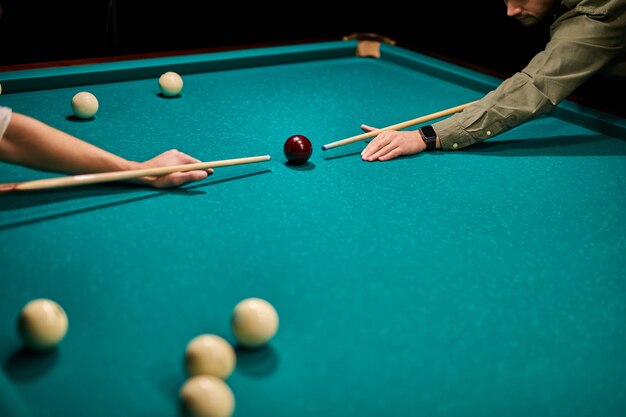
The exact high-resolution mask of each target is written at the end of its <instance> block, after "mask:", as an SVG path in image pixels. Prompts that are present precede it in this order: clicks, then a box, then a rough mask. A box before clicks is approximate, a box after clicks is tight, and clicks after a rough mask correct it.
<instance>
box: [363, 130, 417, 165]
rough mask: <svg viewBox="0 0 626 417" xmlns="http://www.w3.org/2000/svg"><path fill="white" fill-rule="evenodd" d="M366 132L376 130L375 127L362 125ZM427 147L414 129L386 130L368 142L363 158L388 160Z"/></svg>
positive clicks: (365, 159)
mask: <svg viewBox="0 0 626 417" xmlns="http://www.w3.org/2000/svg"><path fill="white" fill-rule="evenodd" d="M361 129H363V131H364V132H371V131H372V130H376V128H375V127H371V126H367V125H361ZM424 149H426V144H425V143H424V141H423V140H422V138H421V136H420V133H419V132H418V131H417V130H414V131H406V132H405V131H397V130H385V131H384V132H381V133H380V134H379V135H378V136H376V137H375V138H374V139H373V140H372V141H371V142H370V143H368V144H367V146H366V147H365V149H363V152H361V159H363V160H364V161H376V160H378V161H388V160H390V159H393V158H397V157H398V156H402V155H413V154H416V153H419V152H422V151H423V150H424Z"/></svg>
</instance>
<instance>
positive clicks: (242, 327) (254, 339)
mask: <svg viewBox="0 0 626 417" xmlns="http://www.w3.org/2000/svg"><path fill="white" fill-rule="evenodd" d="M231 325H232V329H233V333H234V335H235V338H236V339H237V341H238V342H239V344H241V345H242V346H245V347H249V348H255V347H259V346H262V345H264V344H266V343H267V342H268V341H269V340H270V339H271V338H272V337H274V335H275V334H276V331H277V330H278V313H277V312H276V309H275V308H274V306H273V305H271V304H270V303H269V302H267V301H266V300H263V299H261V298H248V299H245V300H243V301H241V302H239V303H238V304H237V305H236V306H235V310H234V311H233V316H232V320H231Z"/></svg>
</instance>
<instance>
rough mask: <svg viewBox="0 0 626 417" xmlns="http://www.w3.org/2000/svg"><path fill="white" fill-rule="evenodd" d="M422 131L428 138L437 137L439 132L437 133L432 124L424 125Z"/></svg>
mask: <svg viewBox="0 0 626 417" xmlns="http://www.w3.org/2000/svg"><path fill="white" fill-rule="evenodd" d="M421 131H422V133H423V134H424V137H425V138H426V139H433V140H434V139H436V138H437V134H436V133H435V129H433V127H432V126H424V127H422V128H421Z"/></svg>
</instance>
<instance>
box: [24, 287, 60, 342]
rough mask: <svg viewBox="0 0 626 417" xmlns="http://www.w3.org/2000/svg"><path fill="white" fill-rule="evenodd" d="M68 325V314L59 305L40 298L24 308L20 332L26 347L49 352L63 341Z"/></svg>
mask: <svg viewBox="0 0 626 417" xmlns="http://www.w3.org/2000/svg"><path fill="white" fill-rule="evenodd" d="M67 324H68V322H67V314H65V310H63V308H62V307H61V306H60V305H59V304H57V303H56V302H54V301H52V300H48V299H45V298H39V299H36V300H32V301H30V302H29V303H28V304H26V305H25V306H24V308H22V312H21V314H20V317H19V322H18V330H19V334H20V337H21V338H22V341H23V342H24V345H26V346H27V347H29V348H31V349H35V350H47V349H51V348H53V347H55V346H56V345H57V344H58V343H59V342H60V341H61V340H63V338H64V337H65V334H66V333H67Z"/></svg>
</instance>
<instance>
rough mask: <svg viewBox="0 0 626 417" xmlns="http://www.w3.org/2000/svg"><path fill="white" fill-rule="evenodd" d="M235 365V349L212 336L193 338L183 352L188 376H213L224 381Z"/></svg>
mask: <svg viewBox="0 0 626 417" xmlns="http://www.w3.org/2000/svg"><path fill="white" fill-rule="evenodd" d="M235 363H236V355H235V349H233V347H232V346H231V345H230V343H228V342H227V341H226V339H224V338H223V337H220V336H217V335H214V334H202V335H200V336H196V337H194V338H193V339H192V340H191V341H190V342H189V344H187V349H186V350H185V367H186V368H187V374H188V375H189V376H196V375H213V376H216V377H218V378H221V379H224V380H226V379H228V377H229V376H230V374H231V373H232V372H233V369H235Z"/></svg>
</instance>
